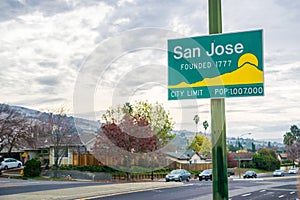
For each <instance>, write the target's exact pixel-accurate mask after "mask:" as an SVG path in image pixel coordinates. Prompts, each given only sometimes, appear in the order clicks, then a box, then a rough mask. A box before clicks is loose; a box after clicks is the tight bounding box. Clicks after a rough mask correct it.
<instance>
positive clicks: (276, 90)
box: [0, 0, 300, 139]
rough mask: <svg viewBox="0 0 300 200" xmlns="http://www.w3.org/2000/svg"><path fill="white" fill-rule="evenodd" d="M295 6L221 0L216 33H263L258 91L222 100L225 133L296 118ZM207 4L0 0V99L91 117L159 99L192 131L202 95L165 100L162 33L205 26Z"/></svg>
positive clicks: (258, 130)
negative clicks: (65, 107)
mask: <svg viewBox="0 0 300 200" xmlns="http://www.w3.org/2000/svg"><path fill="white" fill-rule="evenodd" d="M299 9H300V1H295V0H285V1H281V0H264V1H261V0H243V1H240V0H226V1H223V3H222V20H223V33H230V32H239V31H247V30H257V29H263V38H264V72H265V75H264V79H265V96H263V97H243V98H230V99H226V120H227V136H235V137H236V136H240V135H242V134H245V133H250V132H251V133H252V135H251V137H253V138H255V139H276V138H281V137H282V135H283V134H284V133H285V132H286V131H288V130H289V127H290V126H291V125H293V124H296V125H298V126H300V106H299V102H300V92H299V89H300V81H299V80H300V47H299V44H300V42H299V35H300V20H299V19H300V13H299ZM207 10H208V5H207V0H202V1H199V0H184V1H183V0H182V1H180V0H174V1H167V0H166V1H156V0H154V1H150V0H149V1H137V0H119V1H117V0H111V1H100V0H84V1H83V0H43V1H40V0H1V1H0V34H1V37H0V69H1V70H0V77H1V78H0V84H1V93H0V102H2V103H9V104H13V105H20V106H24V107H29V108H33V109H38V110H45V109H49V108H51V107H57V106H60V105H62V104H64V105H68V106H70V107H71V111H70V113H75V114H78V115H79V116H82V115H83V113H92V117H91V116H89V118H95V119H97V118H99V115H100V114H99V113H101V112H103V111H104V110H106V109H107V108H108V107H109V106H110V105H117V104H120V103H121V104H122V103H124V102H127V101H131V102H134V101H135V100H148V101H149V102H156V101H158V102H160V103H163V104H164V106H165V107H166V109H168V110H169V111H170V113H171V116H172V117H173V119H174V121H175V122H176V129H187V130H191V131H195V129H196V128H195V124H194V121H193V116H194V115H195V114H199V116H200V122H203V121H204V120H207V121H209V123H210V100H209V99H199V100H184V101H168V100H167V52H166V44H167V43H166V41H167V39H170V38H178V37H190V36H203V35H207V34H208V12H207ZM72 108H74V109H72ZM95 113H96V114H95ZM201 124H202V123H201ZM199 130H201V131H203V128H202V126H200V127H199Z"/></svg>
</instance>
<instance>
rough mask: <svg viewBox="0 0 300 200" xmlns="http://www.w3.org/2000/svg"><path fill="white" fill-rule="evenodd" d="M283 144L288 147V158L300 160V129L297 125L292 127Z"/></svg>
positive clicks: (285, 135)
mask: <svg viewBox="0 0 300 200" xmlns="http://www.w3.org/2000/svg"><path fill="white" fill-rule="evenodd" d="M283 143H284V144H285V145H286V151H287V156H288V158H289V159H290V160H292V161H293V165H294V163H295V160H296V159H298V158H299V151H300V129H299V128H298V127H297V126H296V125H292V126H291V127H290V132H286V133H285V134H284V136H283Z"/></svg>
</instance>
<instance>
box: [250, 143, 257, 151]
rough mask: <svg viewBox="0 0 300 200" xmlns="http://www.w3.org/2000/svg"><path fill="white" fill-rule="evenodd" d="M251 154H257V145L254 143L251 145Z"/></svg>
mask: <svg viewBox="0 0 300 200" xmlns="http://www.w3.org/2000/svg"><path fill="white" fill-rule="evenodd" d="M251 152H253V153H254V152H256V147H255V144H254V142H252V143H251Z"/></svg>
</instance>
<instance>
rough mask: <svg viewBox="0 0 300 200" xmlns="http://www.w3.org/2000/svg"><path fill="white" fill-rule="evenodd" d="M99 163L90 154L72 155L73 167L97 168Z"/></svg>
mask: <svg viewBox="0 0 300 200" xmlns="http://www.w3.org/2000/svg"><path fill="white" fill-rule="evenodd" d="M98 165H101V164H100V163H99V161H98V160H97V159H96V158H95V157H94V155H93V154H90V153H73V166H98Z"/></svg>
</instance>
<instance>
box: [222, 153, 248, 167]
mask: <svg viewBox="0 0 300 200" xmlns="http://www.w3.org/2000/svg"><path fill="white" fill-rule="evenodd" d="M253 155H254V153H252V152H238V153H236V152H228V154H227V163H228V164H227V165H228V167H238V166H239V164H240V166H244V164H246V163H249V162H251V161H252V160H253ZM239 162H240V163H239Z"/></svg>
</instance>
